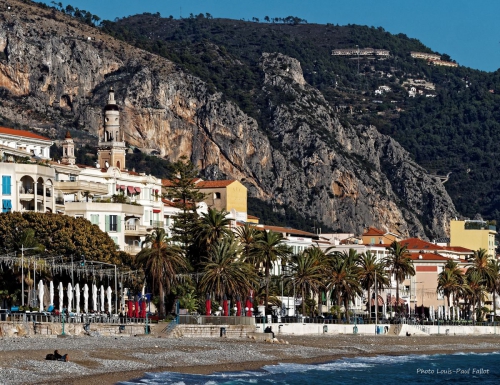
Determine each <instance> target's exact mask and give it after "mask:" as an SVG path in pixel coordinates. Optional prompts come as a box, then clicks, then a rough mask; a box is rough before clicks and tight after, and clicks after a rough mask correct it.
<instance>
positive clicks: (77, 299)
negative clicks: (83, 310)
mask: <svg viewBox="0 0 500 385" xmlns="http://www.w3.org/2000/svg"><path fill="white" fill-rule="evenodd" d="M75 302H76V303H75V313H76V314H80V284H78V283H77V284H76V285H75Z"/></svg>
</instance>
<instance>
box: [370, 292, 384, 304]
mask: <svg viewBox="0 0 500 385" xmlns="http://www.w3.org/2000/svg"><path fill="white" fill-rule="evenodd" d="M371 305H372V306H375V298H372V300H371ZM378 306H384V299H383V298H382V296H381V295H379V296H378Z"/></svg>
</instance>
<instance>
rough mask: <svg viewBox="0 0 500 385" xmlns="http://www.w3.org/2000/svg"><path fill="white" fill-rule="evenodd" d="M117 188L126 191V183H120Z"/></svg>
mask: <svg viewBox="0 0 500 385" xmlns="http://www.w3.org/2000/svg"><path fill="white" fill-rule="evenodd" d="M116 189H117V190H123V191H125V185H123V184H119V185H118V186H117V187H116Z"/></svg>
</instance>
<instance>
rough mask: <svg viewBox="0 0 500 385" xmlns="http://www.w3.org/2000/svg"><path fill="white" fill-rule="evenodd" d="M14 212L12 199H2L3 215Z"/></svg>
mask: <svg viewBox="0 0 500 385" xmlns="http://www.w3.org/2000/svg"><path fill="white" fill-rule="evenodd" d="M11 211H12V202H11V200H10V199H2V213H10V212H11Z"/></svg>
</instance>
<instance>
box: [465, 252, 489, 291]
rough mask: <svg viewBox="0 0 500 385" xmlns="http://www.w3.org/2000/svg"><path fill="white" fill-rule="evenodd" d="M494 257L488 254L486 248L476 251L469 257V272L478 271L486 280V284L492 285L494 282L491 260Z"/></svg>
mask: <svg viewBox="0 0 500 385" xmlns="http://www.w3.org/2000/svg"><path fill="white" fill-rule="evenodd" d="M491 259H492V257H491V256H490V255H488V251H487V250H486V249H479V250H476V251H474V254H473V256H472V258H470V259H469V268H468V269H467V273H469V272H473V271H476V272H477V273H478V274H479V275H480V276H481V278H482V279H483V281H484V284H485V285H486V286H491V284H492V282H493V273H492V271H491V270H490V267H491V265H490V263H489V262H490V260H491Z"/></svg>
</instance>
